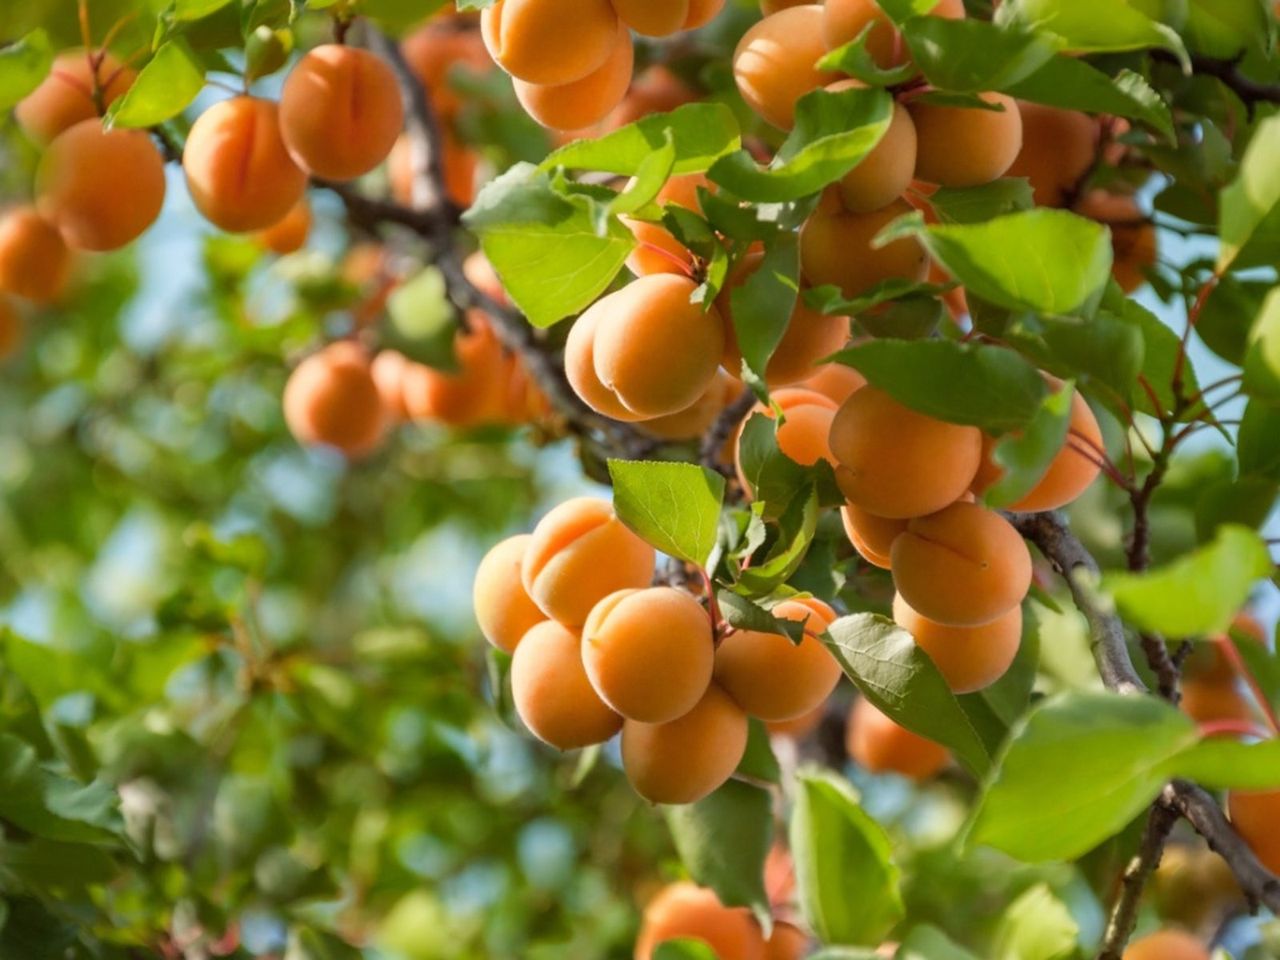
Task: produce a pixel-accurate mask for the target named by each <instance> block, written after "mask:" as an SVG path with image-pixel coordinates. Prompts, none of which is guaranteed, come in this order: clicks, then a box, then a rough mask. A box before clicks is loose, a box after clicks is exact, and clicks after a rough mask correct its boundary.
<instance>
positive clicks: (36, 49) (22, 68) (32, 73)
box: [0, 30, 53, 110]
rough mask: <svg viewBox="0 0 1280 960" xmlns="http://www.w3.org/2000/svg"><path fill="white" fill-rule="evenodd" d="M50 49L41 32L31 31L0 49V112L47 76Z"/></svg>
mask: <svg viewBox="0 0 1280 960" xmlns="http://www.w3.org/2000/svg"><path fill="white" fill-rule="evenodd" d="M52 66H53V48H52V47H51V46H50V45H49V36H48V34H46V33H45V32H44V31H43V30H33V31H32V32H31V33H28V34H27V35H26V36H25V37H23V38H22V39H21V40H19V41H17V42H16V43H11V44H9V45H8V46H7V47H4V48H2V49H0V110H8V109H9V108H10V107H12V106H13V105H14V104H16V103H17V102H18V101H19V100H21V99H22V98H23V97H25V96H26V95H27V94H29V93H30V92H31V91H32V90H34V89H35V88H36V87H38V86H40V83H41V81H43V80H44V78H45V77H47V76H48V75H49V70H50V68H51V67H52Z"/></svg>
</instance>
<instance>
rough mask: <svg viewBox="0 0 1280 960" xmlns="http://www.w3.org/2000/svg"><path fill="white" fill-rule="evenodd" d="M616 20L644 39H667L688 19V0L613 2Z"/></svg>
mask: <svg viewBox="0 0 1280 960" xmlns="http://www.w3.org/2000/svg"><path fill="white" fill-rule="evenodd" d="M613 9H614V10H616V11H617V13H618V18H619V19H620V20H621V21H622V22H623V24H625V25H626V26H628V27H630V28H631V29H632V30H634V31H635V32H636V33H638V34H641V35H642V36H646V37H669V36H671V34H673V33H677V32H679V31H680V30H683V29H684V28H685V27H684V25H685V22H686V21H687V20H688V19H689V0H613Z"/></svg>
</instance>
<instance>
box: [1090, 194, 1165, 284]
mask: <svg viewBox="0 0 1280 960" xmlns="http://www.w3.org/2000/svg"><path fill="white" fill-rule="evenodd" d="M1076 213H1078V214H1080V215H1081V216H1083V217H1088V218H1090V219H1091V220H1097V221H1098V222H1099V223H1101V224H1103V225H1104V226H1106V227H1108V228H1109V229H1110V230H1111V250H1112V254H1113V260H1112V264H1111V275H1112V276H1113V277H1114V278H1115V281H1116V283H1118V284H1120V288H1121V289H1122V290H1123V291H1124V292H1125V293H1133V291H1135V290H1137V289H1138V288H1139V287H1141V286H1142V285H1143V284H1144V283H1146V282H1147V273H1148V271H1150V270H1151V268H1152V267H1154V266H1155V263H1156V253H1157V246H1156V228H1155V225H1154V224H1153V223H1152V222H1151V219H1150V218H1149V217H1147V216H1146V215H1145V214H1143V212H1142V209H1141V208H1140V207H1139V206H1138V201H1137V200H1135V199H1134V198H1133V197H1132V196H1131V195H1130V194H1126V193H1108V192H1106V191H1105V190H1090V191H1089V192H1088V193H1087V194H1085V195H1084V197H1083V198H1082V199H1081V200H1080V202H1079V203H1078V204H1076Z"/></svg>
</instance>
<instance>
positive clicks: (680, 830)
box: [664, 780, 773, 924]
mask: <svg viewBox="0 0 1280 960" xmlns="http://www.w3.org/2000/svg"><path fill="white" fill-rule="evenodd" d="M664 813H665V814H666V818H667V826H668V827H670V829H671V837H672V839H673V840H674V841H675V845H676V852H677V853H679V854H680V860H681V862H682V863H683V864H684V865H685V869H687V870H688V871H689V876H690V877H692V878H693V881H694V882H695V883H697V884H698V885H700V886H703V887H710V888H711V889H712V890H714V891H715V892H716V896H718V897H719V898H720V902H721V903H723V904H724V905H725V906H728V907H747V908H749V909H750V910H751V911H752V912H753V913H755V914H756V916H757V917H758V918H759V919H760V921H761V922H762V923H765V924H768V923H769V922H770V917H771V914H770V912H769V897H768V895H767V894H766V893H765V888H764V861H765V857H767V856H768V854H769V847H770V846H771V845H772V844H773V805H772V802H771V801H770V798H769V794H768V793H767V792H766V791H764V790H761V789H760V788H759V787H754V786H752V785H751V784H748V783H743V782H741V781H739V780H730V781H729V782H728V783H726V784H725V785H724V786H722V787H721V788H720V789H719V790H717V791H715V793H713V794H711V795H710V796H709V797H707V798H706V799H705V800H700V801H698V802H697V803H691V804H687V805H684V806H677V807H666V808H664Z"/></svg>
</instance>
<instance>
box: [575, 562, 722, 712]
mask: <svg viewBox="0 0 1280 960" xmlns="http://www.w3.org/2000/svg"><path fill="white" fill-rule="evenodd" d="M582 659H583V661H584V662H585V663H586V666H587V676H589V677H590V678H591V685H592V686H593V687H595V688H596V692H597V693H599V694H600V696H601V697H602V698H603V699H604V701H605V703H607V704H609V706H611V707H613V709H614V710H616V711H618V713H620V714H622V715H623V716H624V717H626V718H627V719H628V720H638V721H640V722H641V723H667V722H668V721H670V720H674V719H676V718H677V717H682V716H684V715H685V714H686V713H688V712H689V711H690V710H692V709H693V708H694V707H695V706H696V705H697V703H698V701H699V700H701V699H702V695H703V694H704V693H706V690H707V684H709V683H710V682H711V671H712V666H713V663H714V660H715V646H714V642H713V638H712V636H711V619H710V617H709V616H708V615H707V611H706V610H704V609H703V608H702V605H701V604H699V603H698V601H697V600H695V599H694V598H693V596H692V595H691V594H688V593H685V592H683V591H681V590H676V589H674V588H672V587H649V588H647V589H642V590H640V589H631V590H619V591H618V592H617V593H611V594H610V595H609V596H607V597H605V598H604V599H603V600H601V601H600V602H599V603H597V604H596V605H595V607H594V608H592V610H591V616H589V617H588V618H587V623H586V626H585V627H583V628H582Z"/></svg>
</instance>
